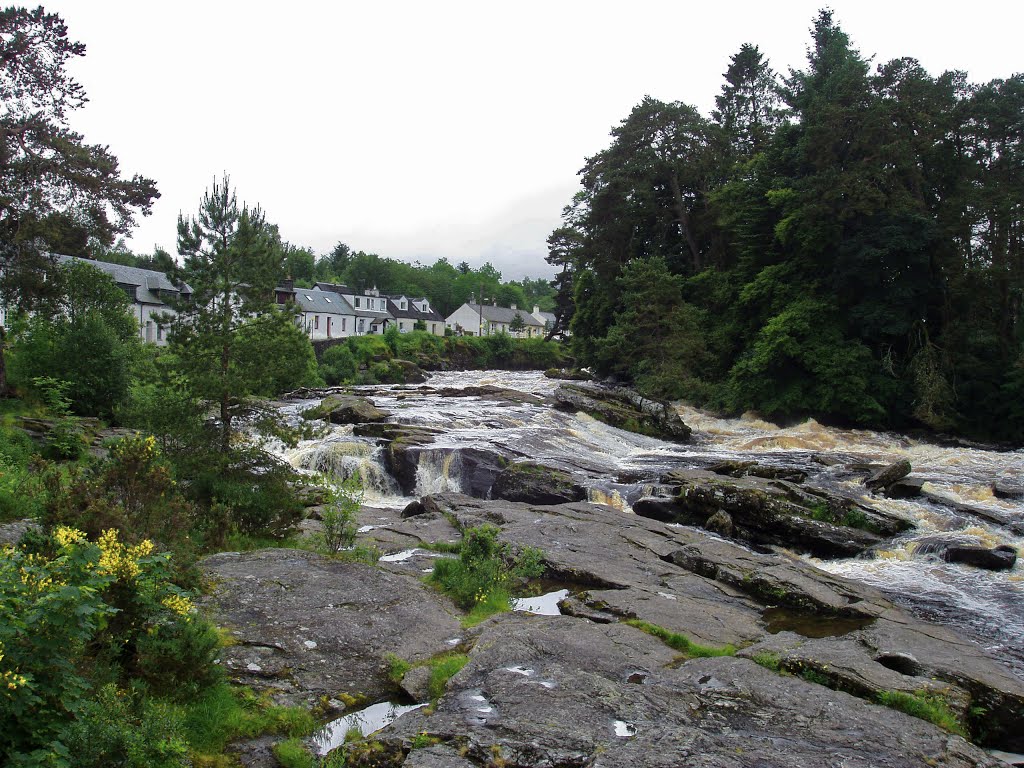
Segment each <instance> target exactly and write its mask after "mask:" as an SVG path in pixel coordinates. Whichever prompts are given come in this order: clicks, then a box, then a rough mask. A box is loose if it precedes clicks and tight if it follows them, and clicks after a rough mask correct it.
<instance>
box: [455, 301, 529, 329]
mask: <svg viewBox="0 0 1024 768" xmlns="http://www.w3.org/2000/svg"><path fill="white" fill-rule="evenodd" d="M466 306H467V307H469V308H470V309H471V310H473V311H474V312H476V313H477V314H479V313H480V310H481V305H479V304H469V303H467V304H466ZM516 315H519V316H520V317H521V318H523V324H524V325H532V326H534V327H535V328H543V327H544V324H543V323H541V322H538V320H537V318H535V317H534V316H533V315H531V314H530V313H529V312H527V311H526V310H525V309H512V308H511V307H496V306H494V305H493V304H484V305H483V316H484V320H486V321H487V322H489V323H505V324H506V325H507V324H509V323H511V322H512V318H514V317H515V316H516Z"/></svg>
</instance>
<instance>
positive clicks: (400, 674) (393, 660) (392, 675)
mask: <svg viewBox="0 0 1024 768" xmlns="http://www.w3.org/2000/svg"><path fill="white" fill-rule="evenodd" d="M384 660H385V661H386V662H387V663H388V679H390V680H391V682H393V683H401V682H402V679H403V678H404V677H405V675H406V673H407V672H408V671H409V670H410V669H412V667H413V665H412V664H411V663H409V662H408V661H406V660H405V659H403V658H401V657H400V656H396V655H395V654H393V653H386V654H384Z"/></svg>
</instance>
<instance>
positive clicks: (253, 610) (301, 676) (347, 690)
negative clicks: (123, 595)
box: [201, 549, 461, 706]
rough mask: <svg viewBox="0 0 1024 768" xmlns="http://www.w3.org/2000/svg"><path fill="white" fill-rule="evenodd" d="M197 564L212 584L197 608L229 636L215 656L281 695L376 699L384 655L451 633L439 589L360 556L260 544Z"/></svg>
mask: <svg viewBox="0 0 1024 768" xmlns="http://www.w3.org/2000/svg"><path fill="white" fill-rule="evenodd" d="M201 567H202V569H203V572H204V574H205V576H206V577H207V578H208V579H210V581H211V582H212V583H213V584H214V588H213V590H212V593H211V594H210V595H209V596H208V597H206V598H204V601H203V608H204V610H205V611H206V612H207V613H208V614H209V615H210V617H211V618H212V619H213V621H215V622H216V623H217V624H219V625H222V626H225V627H227V628H228V629H229V630H230V631H231V634H232V637H233V638H234V640H235V644H234V645H231V646H229V647H227V648H225V649H224V650H223V652H222V654H221V661H222V663H223V664H224V666H225V667H226V669H227V670H228V671H229V673H230V675H231V676H232V677H233V678H234V679H237V680H239V681H241V682H243V683H245V684H247V685H251V686H253V687H255V688H257V689H262V690H269V691H272V692H273V693H274V694H275V698H276V699H277V700H278V701H281V702H283V703H289V704H302V705H305V706H310V705H312V704H313V703H315V702H317V701H318V700H319V699H321V697H327V698H328V699H334V698H337V697H338V696H339V694H342V693H344V694H347V695H348V696H353V697H357V698H358V697H365V699H366V700H368V701H371V702H372V701H377V700H379V699H381V698H385V697H386V696H387V695H388V694H390V693H392V692H393V691H394V690H395V686H394V684H393V683H392V682H391V681H390V680H389V679H388V677H387V664H386V662H385V660H384V656H385V654H387V653H394V654H396V655H398V656H400V657H402V658H404V659H409V660H423V659H426V658H429V657H430V656H431V655H433V654H435V653H439V652H441V651H443V650H447V649H450V647H451V646H450V645H448V644H447V641H448V640H450V639H451V638H453V637H457V636H458V635H459V634H460V633H461V628H460V625H459V622H458V619H457V618H456V617H455V615H454V609H453V608H452V606H451V605H450V603H449V602H448V601H447V600H446V599H445V598H443V597H441V596H439V595H438V594H437V593H435V592H433V591H431V590H429V589H428V588H426V587H425V586H423V585H422V584H421V583H420V582H419V581H418V580H417V579H415V578H410V577H406V576H403V575H401V574H395V573H390V572H387V571H385V570H383V569H380V568H376V567H373V566H370V565H365V564H363V563H350V562H340V561H337V560H331V559H328V558H325V557H322V556H320V555H317V554H315V553H312V552H306V551H303V550H292V549H265V550H259V551H256V552H245V553H238V552H225V553H221V554H217V555H213V556H211V557H208V558H206V559H204V560H203V561H202V562H201Z"/></svg>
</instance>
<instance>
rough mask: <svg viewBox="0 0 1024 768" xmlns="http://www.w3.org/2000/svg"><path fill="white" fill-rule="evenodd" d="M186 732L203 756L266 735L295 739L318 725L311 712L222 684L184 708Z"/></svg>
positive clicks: (245, 689) (193, 745) (210, 689)
mask: <svg viewBox="0 0 1024 768" xmlns="http://www.w3.org/2000/svg"><path fill="white" fill-rule="evenodd" d="M184 715H185V716H184V724H183V727H184V731H185V735H186V738H187V739H188V742H189V744H190V745H191V746H192V748H193V749H194V750H196V751H197V752H199V753H201V754H202V753H206V754H214V755H219V754H221V753H222V752H223V751H224V747H225V746H227V745H228V743H230V742H232V741H235V740H237V739H242V738H254V737H256V736H260V735H262V734H265V733H273V734H280V735H282V736H289V737H293V738H298V737H303V736H308V735H310V734H311V733H313V732H314V731H315V730H316V728H317V725H318V723H317V722H316V720H315V719H314V718H313V716H312V714H310V712H309V711H307V710H305V709H302V708H299V707H280V706H275V705H273V704H271V703H270V702H269V700H268V699H267V697H266V696H259V695H257V694H255V693H253V692H252V691H250V690H249V689H247V688H232V687H230V686H229V685H227V684H226V683H219V684H217V685H215V686H213V687H212V688H209V689H208V690H206V691H205V692H204V693H203V694H202V695H200V696H199V697H198V698H196V699H194V700H193V701H191V702H190V703H189V704H188V706H187V707H185V708H184Z"/></svg>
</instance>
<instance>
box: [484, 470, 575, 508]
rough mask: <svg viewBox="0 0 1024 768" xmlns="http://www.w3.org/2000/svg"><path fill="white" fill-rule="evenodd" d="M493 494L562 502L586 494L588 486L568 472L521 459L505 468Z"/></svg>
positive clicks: (529, 500)
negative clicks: (580, 482)
mask: <svg viewBox="0 0 1024 768" xmlns="http://www.w3.org/2000/svg"><path fill="white" fill-rule="evenodd" d="M491 494H492V495H493V496H494V497H495V498H498V499H505V500H507V501H523V502H527V503H529V504H562V503H565V502H570V501H583V500H584V499H585V498H586V497H587V491H586V489H585V488H583V486H581V485H578V484H577V483H574V482H573V479H572V476H571V475H570V474H569V473H568V472H563V471H561V470H559V469H553V468H551V467H545V466H543V465H541V464H536V463H534V462H519V463H516V464H511V465H509V466H508V467H506V468H505V469H503V470H502V471H501V473H500V474H499V475H498V476H497V478H496V479H495V481H494V486H493V488H492V489H491Z"/></svg>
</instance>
